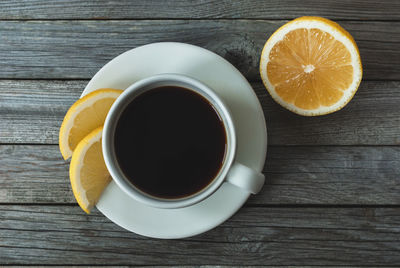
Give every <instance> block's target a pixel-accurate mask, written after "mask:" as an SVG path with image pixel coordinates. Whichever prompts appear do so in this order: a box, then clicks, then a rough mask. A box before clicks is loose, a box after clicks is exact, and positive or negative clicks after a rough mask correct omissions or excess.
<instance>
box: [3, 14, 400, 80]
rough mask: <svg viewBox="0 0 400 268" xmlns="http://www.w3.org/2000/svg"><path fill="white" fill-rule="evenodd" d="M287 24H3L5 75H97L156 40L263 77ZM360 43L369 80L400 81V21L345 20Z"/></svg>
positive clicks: (98, 22)
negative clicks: (269, 50) (186, 46)
mask: <svg viewBox="0 0 400 268" xmlns="http://www.w3.org/2000/svg"><path fill="white" fill-rule="evenodd" d="M283 23H285V21H262V20H140V21H131V20H123V21H112V20H111V21H0V36H1V42H0V58H1V59H2V60H1V61H0V78H6V79H7V78H90V77H92V76H93V75H94V74H95V72H96V71H97V70H98V69H99V68H101V67H102V66H103V65H104V64H105V63H106V62H108V61H109V60H111V59H112V58H114V57H115V56H117V55H119V54H121V53H122V52H124V51H126V50H128V49H131V48H134V47H137V46H140V45H144V44H148V43H153V42H162V41H177V42H185V43H191V44H195V45H199V46H202V47H205V48H207V49H210V50H211V51H214V52H216V53H217V54H219V55H221V56H223V57H225V58H226V59H227V60H229V61H230V62H232V63H233V64H234V65H235V66H236V67H237V68H238V69H239V70H240V71H241V72H242V73H243V74H244V75H245V76H246V77H247V78H248V79H250V80H259V74H258V63H259V57H260V54H261V50H262V47H263V45H264V43H265V41H266V40H267V38H268V37H269V36H270V35H271V34H272V33H273V32H274V31H275V30H276V29H277V28H278V27H279V26H281V25H282V24H283ZM339 23H341V24H342V25H343V26H344V28H346V29H347V30H348V31H349V32H350V33H351V34H352V35H353V36H354V38H355V40H356V41H357V43H358V45H359V48H360V52H361V57H362V61H363V65H364V79H366V80H372V79H377V80H385V79H391V80H400V65H399V64H398V63H399V62H400V50H399V49H398V47H399V45H400V22H375V21H362V22H357V21H356V22H354V21H353V22H352V21H345V22H340V21H339Z"/></svg>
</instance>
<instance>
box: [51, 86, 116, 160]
mask: <svg viewBox="0 0 400 268" xmlns="http://www.w3.org/2000/svg"><path fill="white" fill-rule="evenodd" d="M122 92H123V90H119V89H110V88H105V89H99V90H96V91H93V92H92V93H89V94H88V95H86V96H84V97H83V98H81V99H79V100H78V101H76V102H75V103H74V104H73V105H72V106H71V108H69V110H68V112H67V114H66V115H65V117H64V121H63V122H62V124H61V128H60V134H59V146H60V151H61V154H62V156H63V157H64V159H68V158H70V157H71V155H72V152H73V150H74V149H75V147H76V146H77V145H78V143H79V142H80V141H81V140H82V139H83V137H85V136H86V135H88V134H89V133H90V132H91V131H93V130H94V129H95V128H97V127H100V126H102V125H103V124H104V121H105V119H106V116H107V113H108V110H110V108H111V105H112V104H113V103H114V101H115V100H116V99H117V98H118V96H119V95H120V94H121V93H122Z"/></svg>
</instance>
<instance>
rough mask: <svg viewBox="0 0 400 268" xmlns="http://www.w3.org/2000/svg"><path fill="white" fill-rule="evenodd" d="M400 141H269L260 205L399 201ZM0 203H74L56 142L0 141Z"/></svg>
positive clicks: (254, 200)
mask: <svg viewBox="0 0 400 268" xmlns="http://www.w3.org/2000/svg"><path fill="white" fill-rule="evenodd" d="M399 162H400V147H398V146H378V147H370V146H367V147H360V146H356V147H352V146H345V147H338V146H312V147H304V146H296V147H287V146H284V147H282V146H270V147H269V151H268V157H267V162H266V165H265V168H264V173H265V175H266V177H267V182H266V184H265V186H264V188H263V190H262V191H261V192H260V193H259V194H258V195H256V196H253V197H251V198H250V199H249V201H248V203H247V205H248V206H259V205H296V204H297V205H299V204H301V205H382V204H385V205H398V204H399V203H400V195H399V192H400V176H399V175H398V174H399V173H400V166H399V165H398V163H399ZM0 203H3V204H7V203H20V204H26V203H46V204H48V203H52V204H64V203H69V204H75V200H74V197H73V194H72V192H71V189H70V183H69V178H68V163H67V162H65V161H64V160H62V157H61V154H60V152H59V150H58V146H57V145H40V146H38V145H1V146H0Z"/></svg>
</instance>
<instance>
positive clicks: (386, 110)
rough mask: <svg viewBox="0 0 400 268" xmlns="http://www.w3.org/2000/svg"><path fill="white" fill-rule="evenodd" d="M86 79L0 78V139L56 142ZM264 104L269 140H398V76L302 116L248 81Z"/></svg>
mask: <svg viewBox="0 0 400 268" xmlns="http://www.w3.org/2000/svg"><path fill="white" fill-rule="evenodd" d="M87 82H88V81H87V80H78V81H48V80H0V143H32V144H37V143H38V144H49V143H50V144H58V131H59V127H60V125H61V122H62V120H63V118H64V115H65V113H66V111H67V110H68V108H69V107H70V106H71V105H72V103H73V102H75V101H76V100H77V99H78V98H79V96H80V94H81V93H82V90H83V88H84V87H85V86H86V84H87ZM252 85H253V88H254V89H255V91H256V93H257V95H258V98H259V100H260V102H261V104H262V106H263V109H264V114H265V117H266V120H267V126H268V139H269V140H268V143H269V144H270V145H398V144H400V135H399V134H400V110H399V109H398V106H399V103H400V82H399V81H363V82H362V83H361V87H360V89H359V90H358V92H357V94H356V95H355V97H354V99H353V100H352V101H351V102H350V103H349V104H348V105H347V106H346V107H345V108H344V109H343V110H341V111H339V112H336V113H334V114H331V115H327V116H322V117H313V118H310V117H302V116H298V115H295V114H293V113H291V112H289V111H286V110H285V109H284V108H282V107H281V106H279V105H278V104H276V103H275V102H274V101H273V100H272V98H271V97H270V95H269V94H268V92H267V91H266V90H265V88H264V86H263V85H262V84H261V83H260V82H254V83H252Z"/></svg>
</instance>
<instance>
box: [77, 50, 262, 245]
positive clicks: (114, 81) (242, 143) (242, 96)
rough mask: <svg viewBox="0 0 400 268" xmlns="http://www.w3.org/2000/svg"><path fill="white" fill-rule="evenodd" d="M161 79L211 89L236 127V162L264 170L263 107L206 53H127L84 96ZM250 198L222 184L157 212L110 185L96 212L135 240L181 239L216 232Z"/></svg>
mask: <svg viewBox="0 0 400 268" xmlns="http://www.w3.org/2000/svg"><path fill="white" fill-rule="evenodd" d="M160 73H180V74H185V75H188V76H191V77H193V78H196V79H198V80H200V81H202V82H204V83H205V84H207V85H208V86H210V87H211V88H212V89H214V91H215V92H216V93H217V94H218V95H219V96H220V97H221V98H222V99H223V100H224V101H225V103H226V104H227V106H228V107H229V108H230V110H231V112H232V117H233V120H234V121H235V125H236V132H237V140H238V146H237V154H236V160H237V161H239V162H240V163H242V164H245V165H247V166H249V167H252V168H254V169H256V170H258V171H261V170H262V168H263V166H264V161H265V157H266V152H267V129H266V125H265V119H264V114H263V111H262V108H261V105H260V103H259V101H258V99H257V97H256V95H255V93H254V91H253V89H252V88H251V86H250V84H249V83H248V82H247V80H246V79H245V78H244V77H243V76H242V74H241V73H240V72H239V71H238V70H237V69H236V68H235V67H234V66H232V65H231V64H230V63H229V62H227V61H226V60H225V59H223V58H222V57H220V56H218V55H216V54H214V53H213V52H210V51H208V50H206V49H203V48H200V47H197V46H193V45H188V44H183V43H154V44H150V45H146V46H142V47H138V48H135V49H132V50H129V51H127V52H125V53H123V54H121V55H119V56H118V57H116V58H114V59H113V60H111V61H110V62H109V63H107V64H106V65H105V66H104V67H103V68H101V70H100V71H99V72H98V73H97V74H96V75H95V76H94V77H93V78H92V80H90V82H89V83H88V85H87V86H86V88H85V90H84V91H83V93H82V96H84V95H86V94H88V93H89V92H91V91H93V90H96V89H98V88H119V89H126V88H127V87H128V86H129V85H131V84H132V83H134V82H136V81H138V80H140V79H142V78H146V77H149V76H152V75H155V74H160ZM248 197H249V194H248V193H246V192H244V191H242V190H241V189H239V188H237V187H235V186H232V185H231V184H228V183H225V184H223V185H222V186H221V187H220V188H219V189H218V190H217V191H216V192H215V193H214V194H213V195H212V196H210V197H209V198H207V199H205V200H204V201H202V202H200V203H198V204H196V205H193V206H190V207H186V208H180V209H159V208H153V207H148V206H145V205H142V204H141V203H138V202H137V201H135V200H134V199H132V198H131V197H129V196H128V195H127V194H126V193H125V192H123V191H122V190H121V189H120V188H119V187H118V186H117V185H116V184H115V183H114V182H111V183H110V184H109V186H108V187H107V188H106V190H105V191H104V193H103V194H102V196H101V198H100V200H99V202H98V204H97V208H98V209H99V210H100V211H101V212H102V213H103V214H104V215H105V216H106V217H107V218H109V219H110V220H111V221H113V222H114V223H116V224H118V225H120V226H121V227H123V228H125V229H127V230H129V231H132V232H135V233H137V234H140V235H144V236H148V237H155V238H184V237H189V236H193V235H197V234H200V233H203V232H206V231H208V230H210V229H212V228H214V227H216V226H218V225H219V224H221V223H222V222H224V221H225V220H227V219H228V218H230V217H231V216H232V215H233V214H234V213H235V212H236V211H237V210H239V208H240V207H241V206H242V205H243V204H244V203H245V202H246V200H247V198H248Z"/></svg>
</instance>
